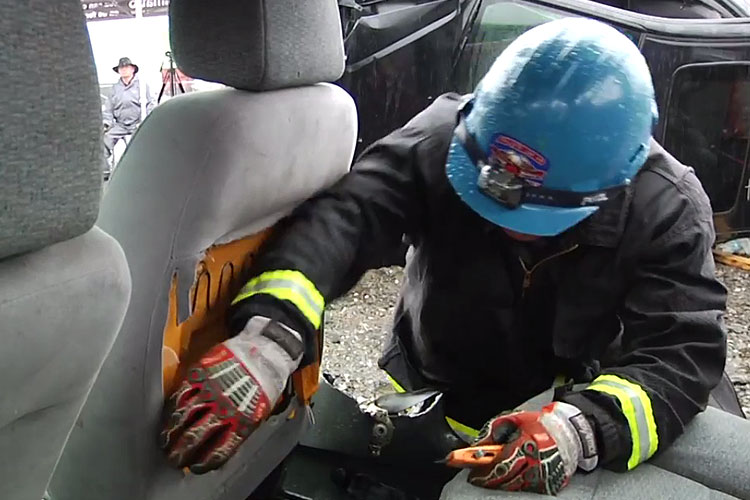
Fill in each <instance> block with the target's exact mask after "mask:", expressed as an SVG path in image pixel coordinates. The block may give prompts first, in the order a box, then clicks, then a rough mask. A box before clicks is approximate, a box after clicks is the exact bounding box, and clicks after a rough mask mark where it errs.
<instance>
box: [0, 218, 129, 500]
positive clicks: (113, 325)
mask: <svg viewBox="0 0 750 500" xmlns="http://www.w3.org/2000/svg"><path fill="white" fill-rule="evenodd" d="M0 277H2V278H1V279H0V338H2V339H3V347H2V349H0V378H1V379H2V381H3V391H2V404H0V449H2V450H13V459H12V460H0V478H2V481H0V498H4V499H5V498H7V499H16V498H17V499H23V498H28V499H38V498H41V495H42V494H43V493H44V488H45V486H46V483H47V481H48V480H49V477H50V474H51V473H52V470H53V468H54V465H55V463H56V462H57V459H58V458H59V456H60V452H61V450H62V447H63V444H64V443H65V440H66V439H67V437H68V434H69V432H70V429H71V427H72V426H73V423H74V421H75V418H76V416H77V414H78V412H79V410H80V408H81V405H82V404H83V401H84V400H85V398H86V395H87V394H88V392H89V390H90V388H91V385H92V384H93V381H94V378H95V377H96V374H97V373H98V371H99V369H100V367H101V365H102V363H103V361H104V358H105V356H106V354H107V352H108V351H109V349H110V347H111V346H112V343H113V341H114V339H115V335H116V333H117V331H118V330H119V327H120V325H121V323H122V319H123V317H124V315H125V310H126V308H127V305H128V299H129V296H130V276H129V274H128V270H127V265H126V262H125V256H124V255H123V252H122V250H121V249H120V246H119V245H118V244H117V242H116V241H115V240H114V239H113V238H112V237H110V236H108V235H107V234H105V233H104V232H102V231H101V230H99V229H97V228H94V229H92V230H91V231H89V232H88V233H86V234H84V235H82V236H79V237H77V238H74V239H72V240H69V241H65V242H62V243H58V244H56V245H53V246H51V247H47V248H44V249H42V250H39V251H36V252H32V253H26V254H24V255H21V256H18V257H15V258H9V259H5V260H3V261H0Z"/></svg>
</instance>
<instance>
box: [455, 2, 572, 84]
mask: <svg viewBox="0 0 750 500" xmlns="http://www.w3.org/2000/svg"><path fill="white" fill-rule="evenodd" d="M562 17H566V14H564V13H562V12H558V11H554V10H552V9H547V8H544V7H540V6H537V5H532V4H527V3H522V2H513V1H497V0H496V1H490V2H484V5H483V6H482V7H481V10H480V12H479V15H478V21H477V22H475V23H474V27H473V29H472V32H471V34H470V35H469V40H468V41H467V43H466V46H465V47H464V49H463V51H462V53H461V57H460V59H459V61H458V65H457V67H456V73H455V75H456V78H455V80H456V81H455V86H456V89H457V90H458V91H459V92H463V93H467V92H471V91H473V90H474V87H475V86H476V84H477V83H478V82H479V80H480V79H481V78H482V77H483V76H484V75H485V74H486V73H487V71H488V70H489V69H490V66H491V65H492V63H493V62H494V61H495V59H496V58H497V56H498V55H499V54H500V53H501V52H502V51H503V50H505V48H506V47H507V46H508V45H510V43H511V42H512V41H513V40H515V39H516V38H517V37H518V36H519V35H521V34H522V33H523V32H525V31H527V30H529V29H531V28H533V27H534V26H537V25H539V24H542V23H545V22H548V21H553V20H555V19H560V18H562Z"/></svg>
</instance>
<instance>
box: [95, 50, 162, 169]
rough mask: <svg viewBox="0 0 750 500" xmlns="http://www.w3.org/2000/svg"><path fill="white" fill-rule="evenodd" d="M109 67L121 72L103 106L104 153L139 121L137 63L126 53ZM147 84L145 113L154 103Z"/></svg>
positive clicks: (126, 135)
mask: <svg viewBox="0 0 750 500" xmlns="http://www.w3.org/2000/svg"><path fill="white" fill-rule="evenodd" d="M112 70H113V71H114V72H115V73H117V74H119V75H120V79H119V80H117V83H115V84H114V85H113V86H112V90H111V92H110V95H109V98H108V99H107V103H106V106H105V108H104V112H103V117H104V128H105V132H104V146H105V148H106V150H107V156H109V155H111V154H112V151H113V149H114V147H115V144H117V141H119V140H121V139H122V140H124V139H125V138H126V137H128V136H130V135H132V134H133V133H134V132H135V130H136V129H137V128H138V125H140V123H141V87H140V86H141V83H140V79H139V78H138V66H137V65H136V64H133V62H132V61H131V60H130V58H129V57H123V58H121V59H120V61H119V62H118V63H117V66H115V67H113V68H112ZM144 85H145V86H146V88H145V94H146V113H150V112H151V110H152V109H153V107H154V98H153V96H152V95H151V89H150V88H149V86H148V84H146V83H144Z"/></svg>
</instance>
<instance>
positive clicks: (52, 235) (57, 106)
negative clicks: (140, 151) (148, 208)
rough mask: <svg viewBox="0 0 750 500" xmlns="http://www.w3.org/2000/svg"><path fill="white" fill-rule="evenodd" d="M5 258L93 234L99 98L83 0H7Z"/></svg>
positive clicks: (0, 41)
mask: <svg viewBox="0 0 750 500" xmlns="http://www.w3.org/2000/svg"><path fill="white" fill-rule="evenodd" d="M0 47H2V50H0V82H2V85H3V90H2V92H3V98H2V99H0V116H2V121H3V126H2V128H0V130H2V132H0V259H1V258H3V257H7V256H9V255H14V254H19V253H23V252H28V251H32V250H37V249H40V248H42V247H45V246H49V245H52V244H53V243H57V242H60V241H64V240H68V239H70V238H73V237H75V236H78V235H81V234H83V233H85V232H86V231H88V230H89V229H90V228H91V227H92V226H93V225H94V221H95V220H96V217H97V214H98V211H99V198H100V196H101V184H102V158H103V157H102V142H101V126H102V125H101V123H102V121H101V100H100V98H99V86H98V83H97V79H96V70H95V67H94V58H93V55H92V53H91V45H90V43H89V38H88V33H87V31H86V21H85V18H84V15H83V9H82V8H81V2H80V0H60V1H55V2H19V1H17V0H0Z"/></svg>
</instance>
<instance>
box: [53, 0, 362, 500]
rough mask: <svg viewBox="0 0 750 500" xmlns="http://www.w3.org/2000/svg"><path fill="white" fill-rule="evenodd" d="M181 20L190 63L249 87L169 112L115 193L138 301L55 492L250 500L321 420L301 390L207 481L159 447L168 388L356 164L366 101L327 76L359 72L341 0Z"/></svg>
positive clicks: (110, 221)
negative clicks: (359, 109) (255, 269)
mask: <svg viewBox="0 0 750 500" xmlns="http://www.w3.org/2000/svg"><path fill="white" fill-rule="evenodd" d="M170 15H171V41H172V46H173V52H174V55H175V57H176V60H177V63H178V64H179V65H180V67H181V69H183V70H184V71H185V73H187V74H190V75H191V76H194V77H198V78H202V79H206V80H212V81H218V82H221V83H224V84H227V85H229V86H232V87H235V88H227V89H223V90H217V91H210V92H205V93H193V94H187V95H184V96H179V97H176V98H174V99H171V100H169V101H167V102H166V103H164V104H162V105H161V106H159V107H157V108H156V109H155V110H154V111H153V112H152V113H151V114H150V115H149V117H148V118H147V119H146V120H145V122H144V123H143V125H142V126H141V127H140V129H139V130H138V131H137V132H136V134H135V135H134V137H133V139H132V141H131V143H130V145H129V146H128V149H127V151H126V152H125V155H124V156H123V158H122V159H121V161H120V164H119V166H118V168H117V170H116V171H115V174H114V176H113V178H112V180H111V183H110V186H109V187H108V189H107V192H106V195H105V197H104V201H103V206H102V213H101V217H100V219H99V222H100V224H101V226H102V227H104V228H106V229H107V230H108V231H110V232H111V233H112V234H113V235H114V236H115V237H116V238H117V239H118V241H119V242H120V243H121V244H122V246H123V248H124V250H125V253H126V255H127V257H128V260H129V262H130V266H131V269H132V275H133V290H134V293H133V301H132V303H131V306H130V309H129V311H128V313H127V318H126V320H125V324H124V326H123V329H122V332H121V334H120V336H119V338H118V341H117V343H116V345H115V347H114V349H113V352H112V355H111V356H110V358H109V359H108V361H107V364H106V365H105V367H104V369H103V370H102V373H101V376H100V377H99V380H98V381H97V384H96V386H95V387H94V390H93V391H92V394H91V396H90V398H89V400H88V402H87V404H86V407H85V408H84V411H83V413H82V415H81V418H80V424H81V425H80V426H79V427H78V428H77V429H76V431H75V432H74V434H73V435H72V437H71V441H70V443H69V445H68V447H67V448H66V451H65V455H64V457H63V460H62V462H61V464H60V467H59V468H58V471H57V473H56V476H55V478H54V480H53V488H52V492H53V494H54V495H55V500H68V499H69V500H89V499H101V498H106V499H107V500H119V499H128V500H130V499H133V498H138V499H180V500H187V499H190V500H199V499H219V498H221V499H237V500H244V499H245V498H246V497H247V495H248V494H249V493H250V492H251V491H252V490H253V489H254V488H255V487H256V486H257V485H258V484H259V482H260V481H261V480H262V479H263V478H264V477H265V476H266V475H267V474H268V473H269V472H270V471H271V470H272V469H273V468H274V467H275V466H276V465H277V464H278V463H279V461H280V460H281V459H282V458H283V457H284V456H285V455H286V454H287V453H288V452H289V451H290V449H291V448H292V447H293V446H294V445H295V444H296V442H297V440H298V438H299V435H300V433H301V432H302V431H303V429H304V428H305V426H306V425H307V417H306V413H307V412H306V411H304V408H302V403H300V402H299V401H298V399H293V400H291V402H290V403H289V405H288V406H287V407H285V408H283V409H281V410H280V412H281V413H280V414H279V415H277V416H275V417H272V418H271V420H270V421H268V422H266V423H265V424H264V425H262V426H261V428H260V429H259V430H258V431H256V433H254V434H253V435H252V436H251V438H250V439H249V440H248V442H246V443H245V444H244V445H243V446H242V448H241V450H240V452H239V453H238V455H237V456H235V457H234V458H232V459H231V460H230V461H229V463H227V464H226V465H225V466H224V467H223V468H222V469H220V470H219V471H216V472H213V473H211V474H208V475H204V476H193V475H188V476H185V475H184V474H183V472H181V471H176V470H173V469H170V468H169V467H168V466H167V464H166V461H165V459H164V457H163V455H162V453H161V452H160V450H158V448H157V435H158V429H159V426H160V417H161V408H162V405H163V401H164V391H163V389H162V385H163V384H164V385H165V386H166V387H167V390H168V389H169V386H170V381H172V380H174V377H175V376H177V375H179V371H180V370H182V369H184V367H185V366H186V364H189V361H190V360H191V359H194V358H195V357H196V356H197V354H196V352H200V351H201V349H205V348H206V347H207V345H209V344H210V343H211V342H215V341H218V340H220V339H221V336H222V335H226V331H225V330H224V331H223V327H224V319H225V318H224V316H223V313H224V312H225V310H226V307H227V305H228V303H229V301H230V300H231V298H232V296H233V294H234V293H235V292H236V290H237V289H238V288H239V286H241V284H242V275H243V272H242V271H243V269H245V268H246V266H247V265H248V264H249V262H250V261H251V258H252V254H253V252H255V251H256V250H257V248H258V245H259V244H260V242H261V241H262V240H263V239H264V238H265V237H266V236H267V234H268V233H267V232H266V230H267V229H268V228H270V227H272V226H273V225H274V224H275V223H276V222H277V221H278V220H279V219H280V218H282V217H284V216H285V215H287V214H288V213H290V211H291V210H292V209H293V208H294V207H295V206H296V205H298V204H299V203H300V202H301V201H303V200H304V199H306V198H308V197H310V196H312V195H314V194H315V193H317V192H318V191H320V190H322V189H324V188H326V187H327V186H330V185H331V184H332V183H334V182H335V181H336V180H337V179H338V178H340V177H341V176H342V175H343V174H344V173H345V172H347V171H348V168H349V165H350V162H351V159H352V155H353V151H354V145H355V140H356V122H357V121H356V110H355V106H354V103H353V101H352V99H351V97H350V96H349V95H348V94H347V93H346V92H345V91H344V90H342V89H341V88H339V87H336V86H334V85H331V84H327V83H318V82H324V81H334V80H336V79H338V78H339V77H340V75H341V73H342V72H343V66H344V57H343V42H342V39H341V28H340V25H339V18H338V9H337V4H336V1H335V0H305V1H304V2H301V1H299V0H265V1H263V0H252V1H249V0H245V1H240V0H237V1H234V2H224V3H223V4H222V8H221V9H217V8H216V7H215V5H214V4H212V3H210V2H205V0H173V2H172V3H171V6H170ZM196 34H199V36H197V35H196ZM170 363H172V364H170ZM177 364H179V366H176V365H177ZM170 366H171V368H170ZM164 368H166V369H164ZM175 370H176V371H177V374H175ZM316 380H317V379H316ZM84 462H85V463H86V464H87V466H86V467H81V466H80V464H81V463H84Z"/></svg>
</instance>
